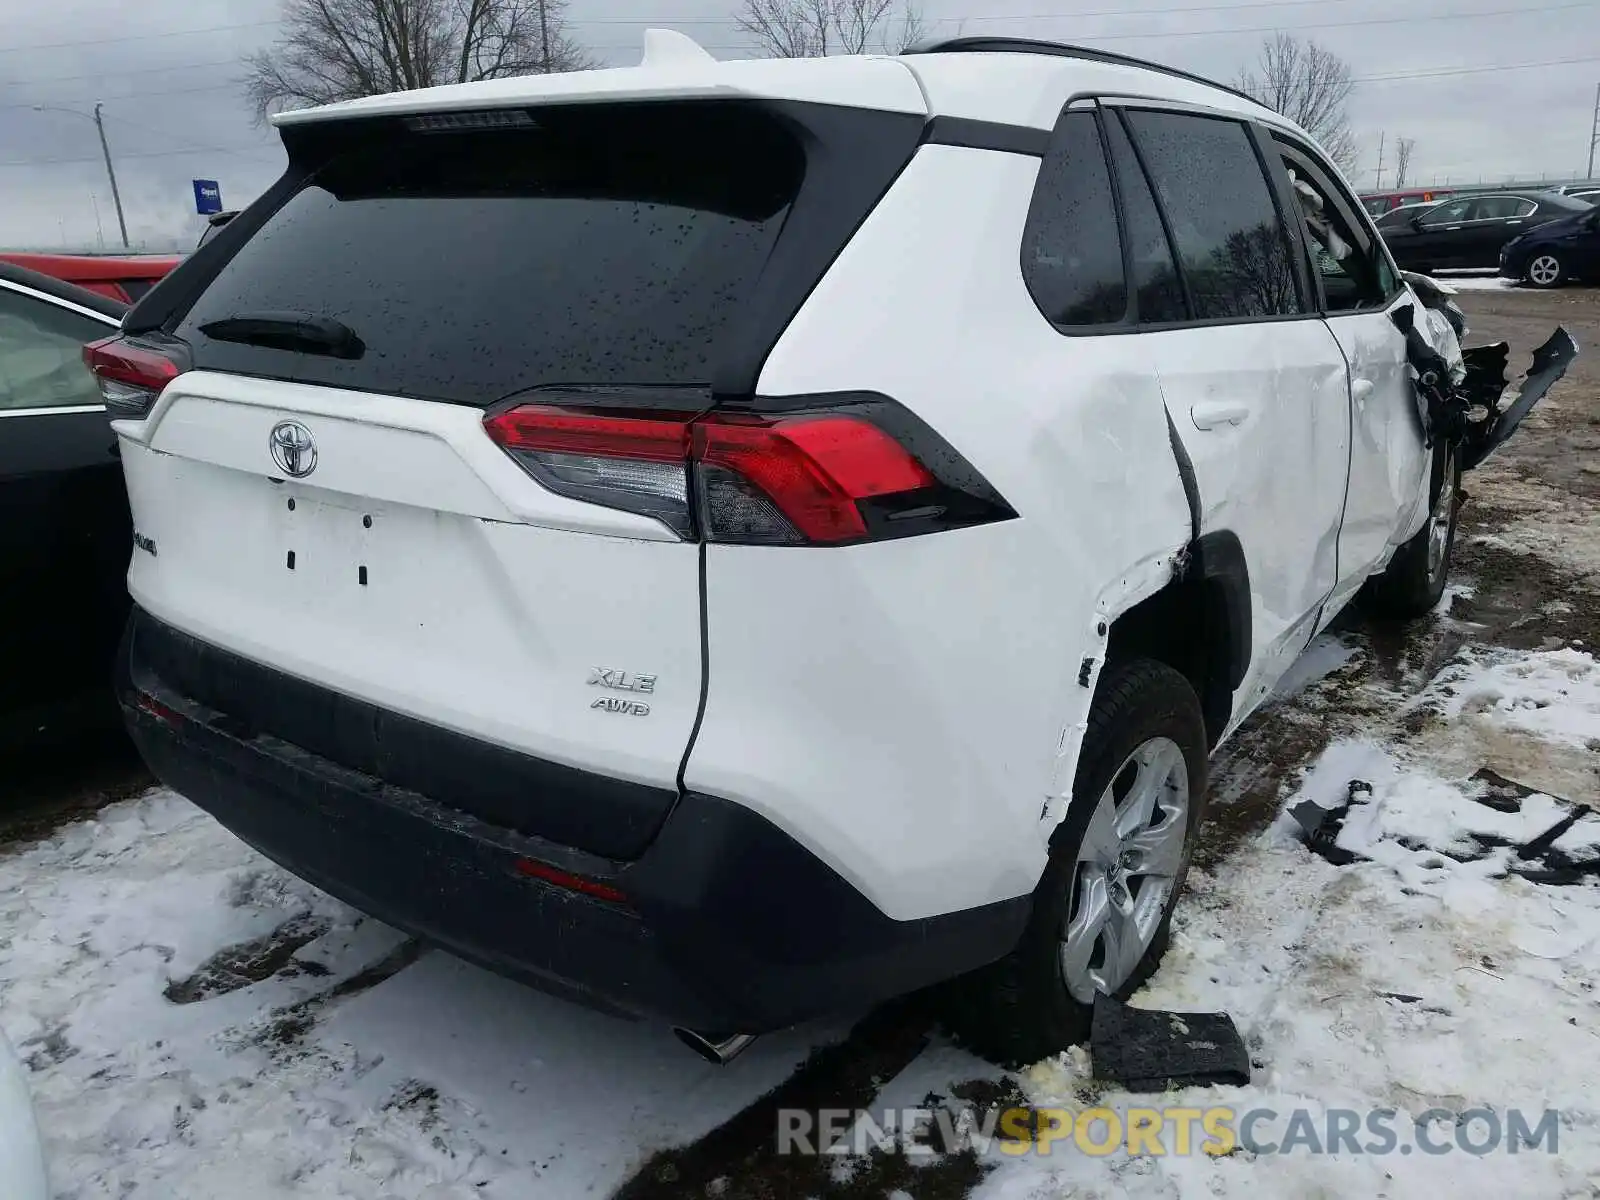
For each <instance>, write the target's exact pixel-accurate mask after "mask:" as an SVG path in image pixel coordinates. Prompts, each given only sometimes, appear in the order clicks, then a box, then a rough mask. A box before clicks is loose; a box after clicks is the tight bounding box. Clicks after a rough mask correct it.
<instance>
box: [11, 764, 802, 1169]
mask: <svg viewBox="0 0 1600 1200" xmlns="http://www.w3.org/2000/svg"><path fill="white" fill-rule="evenodd" d="M286 927H288V928H289V929H292V930H299V931H300V934H299V937H298V938H296V939H295V940H297V941H298V940H302V939H304V938H305V937H306V936H307V935H313V936H311V937H310V940H309V941H306V942H305V944H304V945H303V946H302V947H301V948H300V949H299V950H298V951H296V952H295V953H294V954H293V957H292V960H290V961H289V964H288V965H287V966H286V967H284V966H280V967H279V968H278V969H277V970H275V971H274V972H273V973H272V974H270V975H269V976H267V977H266V978H264V979H263V980H262V981H261V982H256V983H249V984H247V985H245V986H241V984H245V981H246V980H247V979H248V978H249V975H248V974H247V972H249V971H250V970H252V969H254V972H255V973H256V974H261V973H262V967H263V966H271V965H272V964H271V963H267V964H262V963H260V962H257V963H255V964H254V967H253V968H252V967H251V966H250V965H249V964H243V965H241V964H239V963H235V964H234V966H233V968H232V969H218V970H215V971H212V972H208V973H206V974H205V975H203V976H202V982H201V983H200V984H199V985H197V989H196V990H198V991H200V992H203V993H207V994H205V995H204V996H203V998H199V999H195V1000H193V1001H192V1002H190V1003H184V1004H179V1003H174V1002H173V1001H172V1000H170V999H168V997H167V992H168V991H169V987H170V985H173V984H174V982H177V983H178V984H179V985H182V984H183V983H184V982H185V981H189V980H190V979H191V977H192V976H193V975H194V973H195V972H196V970H197V968H200V967H202V965H203V964H204V962H205V960H207V959H208V957H209V956H211V955H213V954H214V952H216V951H217V950H219V949H221V948H224V947H229V946H236V945H242V944H245V943H250V942H252V941H256V940H258V939H263V938H265V937H266V936H267V935H270V934H272V933H273V932H274V931H279V932H280V933H282V932H283V931H284V930H285V928H286ZM0 930H3V931H4V933H3V936H0V1022H3V1025H4V1029H5V1032H6V1033H7V1034H8V1035H9V1036H10V1038H11V1040H12V1042H13V1043H14V1044H15V1045H16V1046H17V1048H18V1053H19V1054H20V1055H21V1056H22V1057H23V1058H24V1059H27V1060H29V1065H30V1066H31V1067H32V1068H33V1074H32V1077H31V1082H32V1086H33V1089H34V1097H35V1103H36V1106H37V1109H38V1115H39V1121H40V1125H41V1127H42V1129H43V1133H44V1137H45V1140H46V1145H47V1150H48V1153H49V1157H50V1160H51V1172H52V1182H53V1185H54V1187H55V1189H56V1193H57V1195H58V1196H61V1197H74V1198H76V1197H84V1198H88V1197H113V1196H115V1197H121V1196H126V1195H135V1196H144V1195H149V1196H152V1197H154V1196H160V1197H163V1198H164V1200H191V1198H192V1200H202V1198H203V1200H216V1198H220V1197H226V1198H227V1200H267V1198H269V1197H271V1198H277V1197H286V1196H296V1197H333V1196H338V1197H356V1198H359V1200H367V1198H368V1197H371V1198H373V1200H377V1198H378V1197H422V1196H426V1197H428V1198H429V1200H457V1198H464V1197H469V1196H471V1197H496V1198H501V1200H505V1198H516V1200H523V1198H525V1197H534V1196H550V1197H569V1196H583V1195H591V1194H592V1195H599V1196H603V1195H606V1194H607V1193H608V1192H609V1191H610V1190H611V1189H612V1188H613V1187H614V1186H616V1185H617V1184H618V1183H620V1182H621V1181H622V1180H623V1179H624V1178H625V1177H626V1176H627V1174H628V1173H629V1172H630V1171H631V1170H632V1169H633V1168H634V1167H635V1166H636V1165H637V1164H638V1162H639V1161H641V1160H642V1159H643V1157H644V1156H645V1155H646V1154H648V1153H649V1152H650V1151H653V1150H655V1149H657V1148H659V1147H662V1146H666V1145H671V1144H674V1143H677V1142H681V1141H687V1140H692V1139H693V1138H695V1137H698V1136H700V1135H701V1134H703V1133H705V1132H706V1131H707V1130H709V1129H710V1128H711V1127H713V1126H715V1125H716V1124H719V1123H720V1122H722V1121H724V1120H726V1119H727V1118H728V1117H730V1116H732V1115H733V1114H734V1113H736V1112H738V1111H739V1110H740V1109H741V1108H743V1107H744V1106H745V1105H746V1104H748V1103H749V1102H750V1101H751V1100H752V1099H754V1098H755V1097H757V1096H759V1095H760V1094H761V1093H762V1092H765V1091H767V1090H768V1089H770V1088H772V1087H773V1086H775V1085H776V1084H777V1083H778V1082H779V1081H781V1080H782V1079H783V1078H784V1077H786V1076H787V1075H788V1074H789V1073H790V1072H791V1071H792V1070H793V1068H794V1067H795V1065H796V1064H797V1063H798V1062H799V1061H800V1060H801V1059H802V1058H803V1057H804V1056H805V1055H806V1053H807V1052H808V1051H809V1049H810V1048H811V1046H812V1044H813V1043H814V1042H815V1041H816V1040H818V1039H820V1038H822V1037H825V1036H829V1035H828V1034H827V1033H826V1032H825V1031H822V1032H819V1031H816V1030H812V1031H802V1032H797V1033H792V1034H789V1035H785V1036H780V1037H775V1038H771V1039H766V1040H764V1041H763V1042H761V1043H759V1044H758V1045H757V1046H756V1047H754V1048H753V1049H752V1050H751V1051H750V1052H749V1053H748V1054H747V1055H745V1056H744V1058H743V1059H741V1060H740V1063H739V1070H738V1071H737V1072H730V1071H719V1070H718V1069H716V1068H714V1067H711V1066H709V1065H708V1064H705V1063H702V1062H701V1061H700V1060H698V1059H696V1058H695V1057H693V1056H692V1055H690V1054H689V1053H688V1052H687V1051H686V1050H684V1048H683V1047H682V1046H680V1045H679V1044H678V1043H677V1041H676V1040H675V1039H673V1038H672V1036H671V1035H670V1033H668V1031H667V1030H665V1029H658V1028H654V1027H650V1026H644V1025H637V1024H630V1023H627V1022H623V1021H618V1020H615V1019H612V1018H609V1017H603V1016H599V1015H596V1014H593V1013H589V1012H585V1011H583V1010H580V1009H577V1008H574V1007H572V1006H571V1005H567V1004H564V1003H561V1002H560V1001H557V1000H553V999H549V998H547V997H544V996H542V995H540V994H538V993H536V992H533V991H530V990H528V989H526V988H522V987H518V986H516V985H514V984H511V983H508V982H506V981H504V980H501V979H498V978H495V977H493V976H490V975H488V974H486V973H484V972H481V971H478V970H477V969H475V968H472V967H468V966H466V965H464V964H462V963H460V962H457V961H455V960H454V959H451V958H449V957H447V956H446V955H443V954H441V953H437V952H428V953H423V954H421V956H420V957H418V958H416V960H415V962H413V963H411V965H407V966H404V967H403V969H400V970H399V971H398V973H395V974H393V975H392V976H391V977H389V978H387V979H384V980H382V981H381V982H378V983H376V985H375V986H372V987H370V988H367V989H365V990H358V986H359V984H360V983H361V979H360V978H359V973H360V972H362V971H364V970H366V969H368V968H371V967H373V966H375V965H379V964H384V963H385V962H386V961H387V962H388V963H389V964H390V969H392V968H393V966H394V965H395V964H396V963H401V964H403V963H406V962H408V961H409V960H410V958H411V954H410V953H408V951H407V945H408V944H407V943H406V942H405V940H404V939H403V938H402V937H401V936H400V935H398V934H396V933H394V932H393V931H391V930H388V929H386V928H384V927H383V926H381V925H379V924H377V923H376V922H373V921H369V920H366V919H364V918H361V917H359V916H358V915H357V914H355V913H353V912H352V911H351V910H349V909H347V908H345V907H344V906H342V905H340V904H338V903H336V902H334V901H332V900H330V899H328V898H327V897H325V896H323V895H321V894H320V893H319V892H317V891H316V890H315V889H313V888H311V887H309V886H308V885H305V884H302V883H300V882H299V881H297V880H295V879H293V878H292V877H290V876H288V875H286V874H284V873H283V872H281V871H279V870H278V869H277V868H276V867H273V866H271V865H270V864H268V863H266V862H265V861H264V860H262V859H261V858H260V857H259V856H257V855H256V854H254V853H253V852H252V851H250V850H249V849H247V848H246V847H245V846H243V845H242V844H241V843H240V842H238V841H237V840H236V839H234V838H233V837H232V836H231V835H230V834H228V833H227V832H226V831H224V830H223V829H222V828H221V827H220V826H218V825H217V824H216V823H215V822H214V821H212V820H211V819H210V818H209V817H207V816H206V815H204V814H203V813H201V812H200V811H199V810H197V809H195V808H194V807H192V806H191V805H189V804H188V803H187V802H186V801H184V800H182V799H180V798H178V797H177V796H174V795H172V794H171V793H166V792H158V793H153V794H151V795H148V796H146V797H144V798H142V799H139V800H134V801H128V802H125V803H121V804H116V805H113V806H111V807H109V808H107V809H105V810H103V811H102V812H101V814H100V815H99V818H98V819H96V820H92V821H87V822H83V823H80V824H77V825H73V826H70V827H68V828H66V829H64V830H62V831H61V832H60V833H59V834H57V835H56V836H55V837H53V838H51V839H49V840H48V841H46V842H44V843H42V844H40V845H38V846H35V847H33V848H31V849H28V850H25V851H22V852H20V853H14V854H11V855H10V856H8V857H4V858H0ZM280 940H281V939H280ZM397 952H398V953H397ZM378 973H379V974H382V973H383V972H382V971H380V972H378ZM352 977H356V978H355V980H354V982H353V983H352V982H351V981H352ZM341 985H344V987H345V989H346V990H347V992H348V994H346V995H342V996H341V995H339V994H338V993H339V991H340V989H341ZM227 987H232V988H233V989H234V990H231V991H226V992H223V993H222V994H212V993H215V992H217V991H218V989H221V988H227ZM180 994H182V993H181V987H180ZM330 996H332V997H334V998H333V999H329V997H330ZM3 1195H4V1189H3V1187H0V1196H3Z"/></svg>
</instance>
